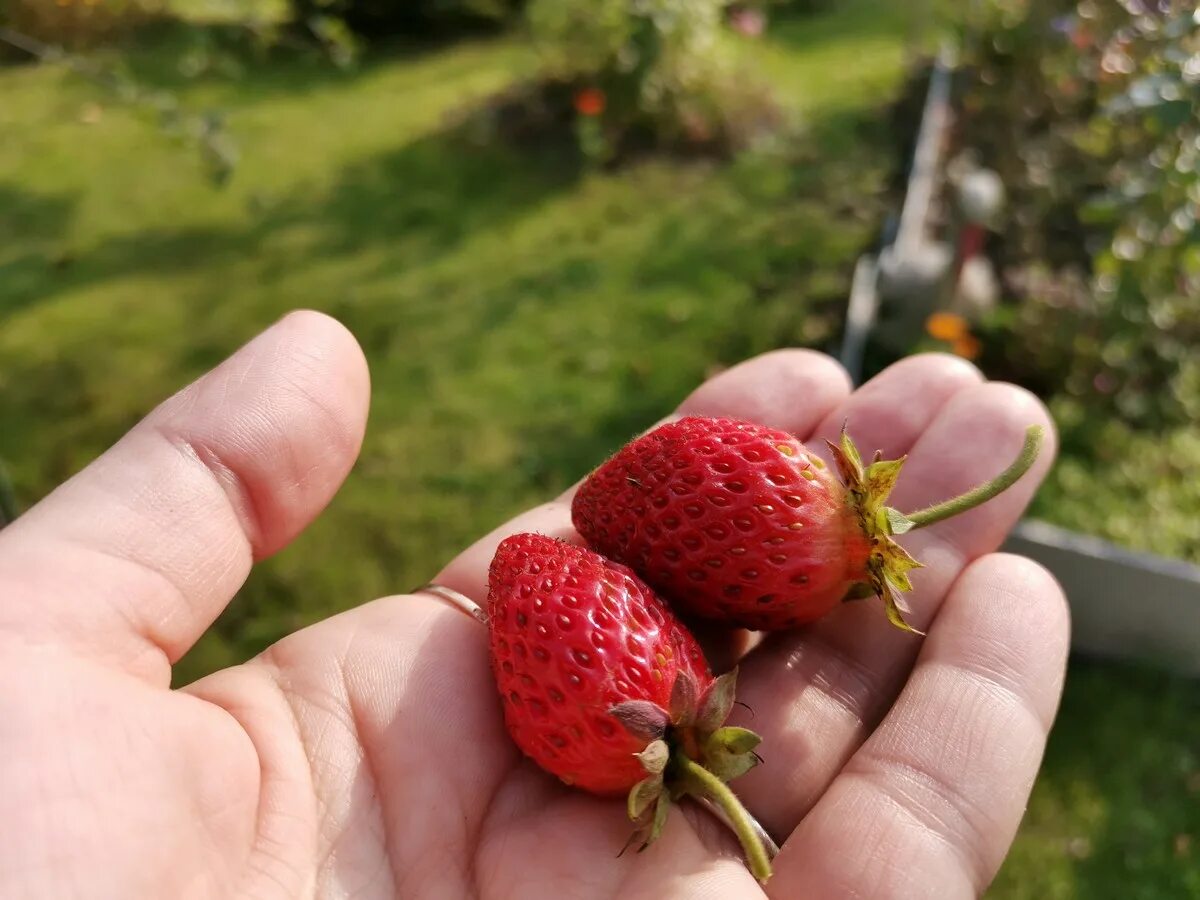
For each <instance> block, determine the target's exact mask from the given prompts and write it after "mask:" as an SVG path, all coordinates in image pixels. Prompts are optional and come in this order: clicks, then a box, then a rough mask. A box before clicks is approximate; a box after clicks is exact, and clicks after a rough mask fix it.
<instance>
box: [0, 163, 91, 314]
mask: <svg viewBox="0 0 1200 900" xmlns="http://www.w3.org/2000/svg"><path fill="white" fill-rule="evenodd" d="M75 204H76V198H74V197H68V196H65V195H58V194H39V193H34V192H32V191H27V190H25V189H24V188H22V187H20V186H19V185H16V184H3V183H0V315H13V314H14V313H17V312H19V311H20V310H21V309H22V308H24V307H25V306H26V305H27V304H29V303H31V302H33V301H35V300H38V299H40V297H41V296H42V290H41V289H42V287H43V286H44V282H45V279H46V275H47V273H48V272H55V271H56V270H58V271H60V270H63V269H65V268H66V267H68V266H70V264H71V259H70V257H68V256H67V255H65V253H64V251H63V250H62V249H61V247H58V246H57V242H58V241H59V240H60V239H61V237H62V235H63V233H64V232H65V231H66V228H67V225H68V224H69V223H70V221H71V217H72V216H73V215H74V213H75ZM31 245H32V248H33V249H32V250H31V249H30V247H31ZM10 248H20V249H19V250H18V251H17V252H13V251H12V250H11V249H10Z"/></svg>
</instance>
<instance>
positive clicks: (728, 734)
mask: <svg viewBox="0 0 1200 900" xmlns="http://www.w3.org/2000/svg"><path fill="white" fill-rule="evenodd" d="M761 743H762V738H761V737H759V736H758V735H757V734H755V733H754V732H753V731H751V730H750V729H749V728H738V727H737V726H736V725H727V726H725V727H724V728H718V729H717V730H716V731H714V732H713V733H712V737H710V738H709V739H708V746H710V747H719V748H721V749H722V750H725V751H727V752H729V753H749V752H750V751H751V750H753V749H754V748H755V747H757V746H758V745H759V744H761Z"/></svg>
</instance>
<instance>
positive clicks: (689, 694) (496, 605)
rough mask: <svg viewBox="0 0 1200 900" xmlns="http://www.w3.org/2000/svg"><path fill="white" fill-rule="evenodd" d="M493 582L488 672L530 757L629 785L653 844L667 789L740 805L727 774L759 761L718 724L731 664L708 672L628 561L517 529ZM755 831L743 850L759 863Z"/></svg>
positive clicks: (612, 784) (735, 731)
mask: <svg viewBox="0 0 1200 900" xmlns="http://www.w3.org/2000/svg"><path fill="white" fill-rule="evenodd" d="M488 587H489V590H488V622H489V634H490V649H491V660H492V671H493V673H494V675H495V678H496V686H497V688H498V689H499V692H500V697H501V699H502V701H503V703H504V719H505V723H506V725H507V726H508V731H509V733H510V734H511V735H512V738H513V740H514V741H515V742H516V744H517V746H518V747H519V748H520V749H521V750H522V751H523V752H524V753H525V754H526V755H527V756H529V757H530V758H531V759H532V760H533V761H534V762H536V763H537V764H538V765H539V766H541V767H542V768H543V769H545V770H546V771H548V772H550V773H552V774H554V775H557V776H558V777H559V778H560V779H562V781H564V782H565V783H567V784H570V785H575V786H576V787H579V788H582V789H584V790H587V791H591V792H592V793H595V794H600V795H605V796H608V795H614V794H626V795H628V804H629V814H630V817H631V818H632V819H633V820H634V821H635V822H637V823H638V824H639V826H641V827H640V835H641V836H642V837H643V838H644V839H645V840H646V842H647V843H648V842H649V841H650V840H653V839H654V838H655V837H656V836H657V834H658V832H659V831H660V830H661V828H662V826H663V824H664V822H665V821H666V814H667V809H668V805H669V801H670V797H671V794H672V791H673V792H674V793H675V796H679V795H681V794H683V793H694V794H697V795H706V796H710V797H712V798H713V799H714V800H716V801H717V802H718V803H720V804H721V805H722V806H723V807H726V808H727V812H730V811H731V810H730V808H729V807H730V801H732V804H734V805H735V806H734V807H733V809H732V812H736V810H739V809H740V806H736V804H737V800H736V798H734V797H733V794H732V793H731V792H730V791H729V789H728V788H726V787H724V785H723V783H722V782H723V781H727V780H729V779H730V778H733V777H736V776H737V775H740V774H742V773H743V772H746V771H748V770H749V769H750V768H751V767H752V766H753V765H754V763H755V762H756V760H757V757H756V756H755V755H754V753H753V750H754V747H755V746H757V744H758V738H757V736H756V735H754V734H753V733H752V732H749V731H746V730H745V729H742V728H731V727H721V726H722V725H723V723H724V721H725V718H726V716H727V715H728V714H729V710H730V708H731V706H732V705H733V689H734V680H735V677H736V676H735V675H734V674H733V673H730V674H728V675H723V676H721V677H720V678H715V679H714V678H713V676H712V675H711V674H710V673H709V670H708V665H707V663H706V662H705V661H704V656H703V653H702V652H701V650H700V645H699V644H697V643H696V639H695V638H694V637H692V635H691V633H690V632H689V631H688V630H687V628H685V627H684V626H683V625H682V624H681V623H680V622H679V620H678V619H676V618H675V615H674V614H673V613H672V612H671V610H670V609H669V608H668V607H667V606H666V605H665V604H664V603H663V602H662V601H661V600H660V599H659V598H658V597H657V595H655V593H654V592H653V591H652V590H651V589H650V588H649V587H647V586H646V585H645V584H644V583H643V582H642V581H641V580H640V579H639V578H638V577H637V576H636V575H635V574H634V573H633V572H631V571H630V570H629V569H627V568H625V567H624V566H622V565H618V564H615V563H611V562H609V561H608V560H606V559H604V558H603V557H601V556H599V555H598V554H596V553H593V552H592V551H590V550H586V549H584V548H581V547H576V546H574V545H573V544H568V543H566V542H564V541H558V540H554V539H552V538H549V537H544V536H542V535H538V534H518V535H514V536H512V537H510V538H507V539H506V540H504V541H503V542H502V543H501V544H500V546H499V548H497V550H496V555H495V557H494V558H493V559H492V565H491V569H490V571H489V573H488ZM664 785H665V787H664ZM731 818H733V819H736V818H737V816H736V815H732V814H731ZM743 818H744V817H743ZM753 843H754V845H755V846H754V847H747V853H748V855H749V856H750V857H751V859H752V861H756V862H757V861H758V860H756V857H759V858H761V861H765V856H764V855H763V853H762V847H761V845H759V844H758V842H757V840H755V841H754V842H753ZM768 870H769V867H768ZM756 874H759V875H760V876H762V870H761V869H757V868H756ZM763 877H765V876H763Z"/></svg>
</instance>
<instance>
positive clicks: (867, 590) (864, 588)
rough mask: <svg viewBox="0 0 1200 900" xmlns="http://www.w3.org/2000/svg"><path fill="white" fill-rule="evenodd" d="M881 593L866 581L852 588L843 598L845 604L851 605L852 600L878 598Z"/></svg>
mask: <svg viewBox="0 0 1200 900" xmlns="http://www.w3.org/2000/svg"><path fill="white" fill-rule="evenodd" d="M878 595H879V592H878V591H877V590H875V588H874V587H873V586H872V585H871V584H869V583H868V582H865V581H860V582H858V583H857V584H853V585H851V586H850V590H848V591H846V596H845V597H843V598H842V602H843V603H849V602H850V601H851V600H866V599H867V598H868V597H877V596H878Z"/></svg>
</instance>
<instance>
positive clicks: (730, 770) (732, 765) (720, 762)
mask: <svg viewBox="0 0 1200 900" xmlns="http://www.w3.org/2000/svg"><path fill="white" fill-rule="evenodd" d="M760 761H761V760H760V759H759V758H758V757H757V756H755V755H754V754H753V753H726V752H724V751H721V752H718V753H715V754H711V755H710V756H709V757H708V758H706V759H705V764H706V765H705V768H706V769H708V770H709V771H710V772H712V773H713V774H714V775H716V776H717V777H718V778H720V779H721V780H722V781H733V779H735V778H739V777H741V776H742V775H745V774H746V773H747V772H749V771H750V770H751V769H753V768H754V767H755V766H757V765H758V764H759V762H760Z"/></svg>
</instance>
